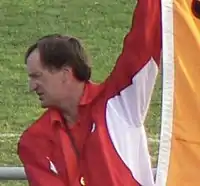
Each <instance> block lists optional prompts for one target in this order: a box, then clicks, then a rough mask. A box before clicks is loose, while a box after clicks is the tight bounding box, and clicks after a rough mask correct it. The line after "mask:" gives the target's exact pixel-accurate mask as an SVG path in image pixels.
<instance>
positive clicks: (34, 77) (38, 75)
mask: <svg viewBox="0 0 200 186" xmlns="http://www.w3.org/2000/svg"><path fill="white" fill-rule="evenodd" d="M41 76H42V74H41V73H31V74H29V77H30V78H32V79H38V78H40V77H41Z"/></svg>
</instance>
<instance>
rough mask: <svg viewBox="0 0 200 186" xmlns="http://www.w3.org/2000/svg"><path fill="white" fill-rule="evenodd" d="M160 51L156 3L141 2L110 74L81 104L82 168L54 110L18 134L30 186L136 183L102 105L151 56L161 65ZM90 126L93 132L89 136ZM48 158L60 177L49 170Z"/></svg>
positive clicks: (124, 185)
mask: <svg viewBox="0 0 200 186" xmlns="http://www.w3.org/2000/svg"><path fill="white" fill-rule="evenodd" d="M160 52H161V24H160V0H139V2H138V4H137V7H136V10H135V13H134V19H133V24H132V28H131V30H130V32H129V33H128V35H127V36H126V37H125V40H124V47H123V51H122V53H121V55H120V56H119V58H118V60H117V62H116V66H115V68H114V70H113V71H112V73H111V75H110V76H109V77H108V78H107V79H106V81H105V82H104V83H102V84H100V85H94V84H91V83H87V85H86V89H85V94H84V96H83V98H82V100H81V103H80V106H79V107H80V108H79V111H80V112H79V115H80V124H79V125H77V126H75V127H74V128H72V129H71V132H72V135H73V136H74V138H75V141H76V143H77V146H78V148H79V151H80V154H81V157H80V166H79V165H78V163H77V158H76V155H75V153H74V150H73V148H72V145H71V142H70V139H69V137H68V135H67V133H66V130H65V128H64V127H63V124H62V117H61V116H60V114H59V112H58V111H56V110H52V109H49V110H47V111H46V112H45V113H44V115H42V116H41V118H39V119H38V120H37V121H36V122H35V123H34V124H33V125H32V126H31V127H29V128H28V129H27V130H26V131H25V132H24V133H23V135H22V136H21V138H20V141H19V145H18V154H19V157H20V159H21V161H22V162H23V164H24V167H25V171H26V174H27V177H28V180H29V184H30V186H80V178H81V176H83V177H84V179H85V182H86V185H88V186H102V185H105V186H139V185H140V184H139V183H138V182H137V181H136V179H135V178H134V177H133V176H132V174H131V171H130V170H129V168H128V167H127V166H126V165H125V164H124V162H123V161H122V159H121V158H120V157H119V155H118V154H117V152H116V150H115V148H114V147H113V144H112V141H111V140H110V137H109V134H108V131H107V127H106V118H105V117H106V116H105V110H106V103H107V101H108V99H109V98H111V97H113V96H114V95H117V94H119V92H120V91H121V90H123V89H124V88H125V87H127V86H128V85H130V84H131V80H132V78H133V77H134V76H135V75H136V74H137V72H139V71H140V70H141V68H142V67H144V65H145V64H146V63H147V62H148V61H149V59H150V58H151V57H153V58H154V59H155V60H156V62H157V64H158V65H159V57H160ZM93 123H95V124H96V130H95V131H94V132H91V129H92V126H93ZM125 145H126V144H125ZM131 148H134V147H131ZM47 157H48V158H49V159H50V160H51V161H52V163H53V164H54V165H55V167H56V168H57V171H58V174H55V173H54V172H52V170H51V169H50V162H49V160H48V158H47Z"/></svg>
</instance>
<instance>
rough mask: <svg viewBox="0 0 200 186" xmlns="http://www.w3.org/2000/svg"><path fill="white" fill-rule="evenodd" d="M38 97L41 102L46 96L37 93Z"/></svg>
mask: <svg viewBox="0 0 200 186" xmlns="http://www.w3.org/2000/svg"><path fill="white" fill-rule="evenodd" d="M37 95H38V97H39V100H40V101H41V100H42V99H43V97H44V94H43V93H37Z"/></svg>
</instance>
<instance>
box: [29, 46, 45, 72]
mask: <svg viewBox="0 0 200 186" xmlns="http://www.w3.org/2000/svg"><path fill="white" fill-rule="evenodd" d="M27 70H28V72H29V73H34V72H38V71H42V70H44V69H43V67H42V63H41V60H40V54H39V51H38V49H35V50H34V51H33V52H31V54H30V55H29V56H28V58H27Z"/></svg>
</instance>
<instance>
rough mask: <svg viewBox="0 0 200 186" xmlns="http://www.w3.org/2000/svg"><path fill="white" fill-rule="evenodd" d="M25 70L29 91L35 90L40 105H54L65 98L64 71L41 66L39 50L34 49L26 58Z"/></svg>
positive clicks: (65, 83) (65, 76)
mask: <svg viewBox="0 0 200 186" xmlns="http://www.w3.org/2000/svg"><path fill="white" fill-rule="evenodd" d="M27 71H28V76H29V86H30V90H31V91H35V92H36V94H37V95H38V96H39V100H40V101H41V106H42V107H43V108H46V107H56V106H59V104H60V103H61V102H62V100H63V99H65V97H66V96H67V95H66V90H65V89H66V88H67V84H68V83H67V82H66V78H67V75H66V72H65V71H64V70H63V69H62V70H59V71H50V70H48V69H47V68H44V66H42V63H41V60H40V55H39V51H38V50H37V49H36V50H34V51H33V52H32V53H31V54H30V55H29V57H28V59H27Z"/></svg>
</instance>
